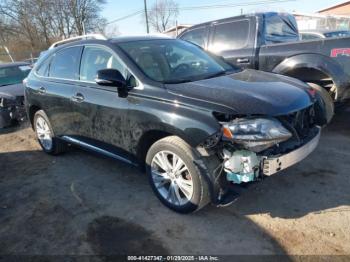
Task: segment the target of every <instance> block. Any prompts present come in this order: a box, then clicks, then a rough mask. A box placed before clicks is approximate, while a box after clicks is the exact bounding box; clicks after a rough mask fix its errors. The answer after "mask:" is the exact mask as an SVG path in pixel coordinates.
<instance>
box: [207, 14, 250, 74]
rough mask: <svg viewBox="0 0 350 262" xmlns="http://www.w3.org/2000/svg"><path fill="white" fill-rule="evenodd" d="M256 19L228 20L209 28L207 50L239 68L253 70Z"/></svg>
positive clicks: (215, 23)
mask: <svg viewBox="0 0 350 262" xmlns="http://www.w3.org/2000/svg"><path fill="white" fill-rule="evenodd" d="M255 39H256V18H255V17H248V18H239V19H237V20H236V19H235V20H232V19H228V20H222V21H219V22H214V23H213V24H212V25H211V27H210V36H209V45H208V50H209V51H210V52H213V53H215V54H217V55H219V56H222V57H224V58H225V59H226V60H228V61H230V62H231V63H233V64H235V65H237V66H238V67H240V68H243V69H244V68H255Z"/></svg>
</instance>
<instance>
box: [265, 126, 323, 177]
mask: <svg viewBox="0 0 350 262" xmlns="http://www.w3.org/2000/svg"><path fill="white" fill-rule="evenodd" d="M320 136H321V129H320V128H319V130H318V133H317V135H316V136H315V137H314V138H313V139H312V140H311V141H309V142H308V143H307V144H305V145H304V146H302V147H300V148H298V149H296V150H294V151H292V152H290V153H287V154H285V155H281V156H273V157H267V158H265V159H264V162H263V174H264V175H266V176H271V175H273V174H275V173H277V172H279V171H281V170H283V169H286V168H288V167H290V166H292V165H294V164H296V163H298V162H300V161H301V160H303V159H304V158H306V157H307V156H308V155H309V154H310V153H311V152H312V151H314V150H315V148H316V147H317V145H318V142H319V140H320Z"/></svg>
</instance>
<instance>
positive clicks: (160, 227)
mask: <svg viewBox="0 0 350 262" xmlns="http://www.w3.org/2000/svg"><path fill="white" fill-rule="evenodd" d="M349 116H350V109H343V110H342V111H341V112H339V113H338V114H337V116H336V117H335V118H334V119H333V122H332V123H331V125H330V126H329V127H327V128H326V129H325V130H324V131H323V134H322V138H321V142H320V145H319V146H318V148H317V149H316V151H315V152H313V153H312V154H311V156H310V157H308V158H307V159H306V160H304V161H303V162H301V163H299V164H297V165H296V166H294V167H291V168H289V169H288V170H286V171H283V172H281V173H280V174H278V175H275V176H272V177H271V178H269V179H266V180H264V181H263V182H262V183H259V184H256V185H254V186H253V187H251V188H249V190H247V191H246V192H245V193H244V194H243V195H242V196H241V197H240V198H239V199H238V200H237V201H236V202H235V203H234V204H232V205H231V206H229V207H226V208H216V207H214V206H209V207H207V208H205V209H203V210H201V211H200V212H197V213H195V214H192V215H179V214H176V213H173V212H172V211H170V210H168V209H166V208H165V207H163V206H162V205H161V204H160V202H159V201H158V200H157V199H156V197H155V196H154V195H153V193H152V191H151V188H150V186H149V185H148V181H147V178H146V176H145V175H144V174H143V173H142V172H140V171H139V170H138V169H137V168H134V167H131V166H128V165H126V164H124V163H121V162H118V161H115V160H112V159H109V158H105V157H101V156H97V155H95V154H92V153H88V152H85V151H81V150H72V151H71V152H69V153H66V154H64V155H62V156H59V157H52V156H48V155H46V154H44V153H43V152H41V150H40V148H39V146H38V144H37V142H36V141H35V139H34V134H33V131H32V130H31V129H30V128H29V127H28V125H24V126H22V127H17V128H12V129H5V130H3V131H1V133H0V225H1V226H0V254H1V255H4V254H16V255H20V254H22V255H28V254H30V255H49V254H50V255H52V254H57V255H62V254H64V255H91V254H97V255H101V254H103V255H106V254H135V253H137V254H140V253H141V254H159V253H162V254H211V255H215V254H216V255H219V254H221V255H223V254H288V255H342V254H343V255H344V254H346V255H350V173H349V170H350V121H349ZM348 258H349V257H348ZM0 260H1V259H0Z"/></svg>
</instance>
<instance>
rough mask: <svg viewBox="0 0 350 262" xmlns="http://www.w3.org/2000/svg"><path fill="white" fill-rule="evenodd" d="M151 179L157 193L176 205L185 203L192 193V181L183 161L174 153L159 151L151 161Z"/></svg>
mask: <svg viewBox="0 0 350 262" xmlns="http://www.w3.org/2000/svg"><path fill="white" fill-rule="evenodd" d="M151 172H152V179H153V183H154V185H155V188H156V189H157V191H158V192H159V194H160V195H161V196H162V197H163V198H164V199H165V200H166V201H168V202H170V203H171V204H173V205H176V206H182V205H185V204H187V203H188V202H189V201H190V200H191V198H192V195H193V181H192V176H191V174H190V172H189V169H188V167H187V166H186V164H185V162H184V161H183V160H182V159H181V158H180V157H179V156H178V155H176V154H175V153H173V152H170V151H160V152H158V153H157V154H156V155H155V156H154V157H153V159H152V162H151Z"/></svg>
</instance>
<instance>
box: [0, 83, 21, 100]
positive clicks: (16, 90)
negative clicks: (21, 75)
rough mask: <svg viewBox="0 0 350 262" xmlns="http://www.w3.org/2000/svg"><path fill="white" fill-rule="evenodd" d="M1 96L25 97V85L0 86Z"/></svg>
mask: <svg viewBox="0 0 350 262" xmlns="http://www.w3.org/2000/svg"><path fill="white" fill-rule="evenodd" d="M0 94H7V95H10V96H14V97H16V96H24V86H23V84H14V85H8V86H0Z"/></svg>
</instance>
